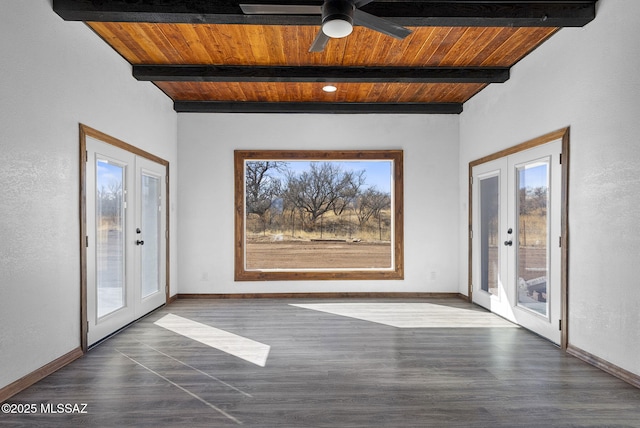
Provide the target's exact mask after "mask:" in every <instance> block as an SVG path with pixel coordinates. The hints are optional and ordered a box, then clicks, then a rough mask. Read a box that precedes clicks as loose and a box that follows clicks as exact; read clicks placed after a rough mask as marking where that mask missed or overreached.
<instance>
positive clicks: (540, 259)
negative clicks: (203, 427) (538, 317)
mask: <svg viewBox="0 0 640 428" xmlns="http://www.w3.org/2000/svg"><path fill="white" fill-rule="evenodd" d="M548 170H549V165H548V163H547V162H546V161H545V162H539V161H538V162H533V163H529V164H526V165H524V166H521V167H519V168H517V180H518V186H517V189H518V201H517V203H518V207H517V210H518V211H517V212H518V248H517V261H516V266H517V270H518V276H517V277H516V278H517V281H518V285H517V287H518V305H520V306H521V307H525V308H527V309H530V310H532V311H535V312H537V313H539V314H542V315H547V307H548V306H547V291H548V290H547V287H548V281H547V278H548V272H549V269H548V260H549V257H548V247H547V235H548V229H549V227H548V222H549V220H548V216H547V206H548V201H549V174H548Z"/></svg>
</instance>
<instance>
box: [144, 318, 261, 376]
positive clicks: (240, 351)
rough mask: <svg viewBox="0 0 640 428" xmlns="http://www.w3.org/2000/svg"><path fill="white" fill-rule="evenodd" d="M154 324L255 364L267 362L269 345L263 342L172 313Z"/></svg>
mask: <svg viewBox="0 0 640 428" xmlns="http://www.w3.org/2000/svg"><path fill="white" fill-rule="evenodd" d="M154 324H155V325H157V326H160V327H162V328H165V329H167V330H170V331H173V332H174V333H178V334H180V335H182V336H185V337H188V338H189V339H193V340H195V341H198V342H200V343H203V344H205V345H207V346H210V347H212V348H215V349H218V350H220V351H222V352H226V353H227V354H230V355H233V356H235V357H238V358H242V359H243V360H245V361H248V362H250V363H253V364H255V365H257V366H260V367H264V366H265V365H266V364H267V358H268V356H269V350H270V349H271V347H270V346H269V345H265V344H264V343H260V342H256V341H255V340H251V339H247V338H246V337H242V336H238V335H236V334H233V333H229V332H228V331H224V330H220V329H217V328H215V327H211V326H209V325H206V324H202V323H199V322H196V321H192V320H190V319H188V318H183V317H179V316H178V315H174V314H168V315H165V316H164V317H162V318H160V319H159V320H158V321H156V322H155V323H154Z"/></svg>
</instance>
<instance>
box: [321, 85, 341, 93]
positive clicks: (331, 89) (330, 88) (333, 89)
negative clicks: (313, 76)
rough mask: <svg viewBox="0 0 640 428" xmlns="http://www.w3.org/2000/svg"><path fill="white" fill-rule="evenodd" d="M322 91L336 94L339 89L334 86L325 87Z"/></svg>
mask: <svg viewBox="0 0 640 428" xmlns="http://www.w3.org/2000/svg"><path fill="white" fill-rule="evenodd" d="M322 90H323V91H325V92H335V91H337V90H338V88H336V87H335V86H333V85H327V86H323V87H322Z"/></svg>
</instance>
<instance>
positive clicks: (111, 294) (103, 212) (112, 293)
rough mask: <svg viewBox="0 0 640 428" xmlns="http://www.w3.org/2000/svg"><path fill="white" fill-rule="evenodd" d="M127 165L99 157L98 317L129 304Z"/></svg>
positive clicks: (97, 226) (97, 201) (96, 194)
mask: <svg viewBox="0 0 640 428" xmlns="http://www.w3.org/2000/svg"><path fill="white" fill-rule="evenodd" d="M125 173H126V170H125V167H124V166H121V165H117V164H114V163H110V162H109V161H107V160H102V159H97V160H96V188H95V192H96V193H95V198H96V199H95V200H96V290H97V302H96V310H97V317H98V318H101V317H104V316H105V315H108V314H110V313H112V312H114V311H116V310H118V309H120V308H122V307H123V306H125V301H126V300H125V246H124V231H125V215H124V210H125V186H124V182H125Z"/></svg>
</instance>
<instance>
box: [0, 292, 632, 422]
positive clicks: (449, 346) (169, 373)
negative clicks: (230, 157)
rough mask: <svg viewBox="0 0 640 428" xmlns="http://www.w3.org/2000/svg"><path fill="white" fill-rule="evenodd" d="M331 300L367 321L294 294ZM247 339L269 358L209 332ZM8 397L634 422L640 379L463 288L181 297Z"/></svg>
mask: <svg viewBox="0 0 640 428" xmlns="http://www.w3.org/2000/svg"><path fill="white" fill-rule="evenodd" d="M328 303H346V304H353V303H362V305H351V306H345V307H344V308H343V309H344V310H345V311H347V312H349V311H352V312H354V314H355V315H354V316H358V317H359V318H364V319H357V318H352V317H348V316H344V315H335V314H331V313H328V312H321V311H318V310H314V309H311V308H309V307H300V306H292V304H300V305H306V304H317V305H321V306H318V307H315V309H318V308H320V309H321V310H324V309H322V308H325V306H326V304H328ZM382 303H390V304H392V305H390V306H388V307H386V308H385V307H384V306H381V304H382ZM399 303H408V305H406V310H405V307H404V306H402V305H398V304H399ZM418 303H420V304H422V305H417V304H418ZM322 305H325V306H322ZM329 309H332V308H329ZM333 309H335V308H333ZM372 313H373V315H371V314H372ZM168 314H173V315H177V316H179V317H181V318H180V319H178V318H174V321H175V320H177V321H176V323H175V325H178V324H180V323H181V322H182V321H180V320H181V319H184V320H185V321H184V325H185V326H187V327H188V326H191V327H189V328H191V330H190V331H192V332H193V335H196V334H197V335H199V336H198V337H197V338H196V339H198V340H199V341H198V340H194V339H193V338H190V337H187V336H185V335H183V334H179V333H177V332H176V331H172V330H169V329H167V328H166V327H161V326H159V325H156V324H154V322H156V321H158V320H161V319H163V320H165V321H166V320H168V319H169V318H165V317H166V316H167V315H168ZM370 316H372V317H374V318H375V319H376V321H377V322H372V321H368V320H366V319H370V318H367V317H370ZM423 317H424V319H422V318H423ZM395 318H399V319H401V321H402V323H403V324H402V325H404V326H405V327H404V328H400V327H394V326H391V325H387V324H386V323H387V321H390V322H395V321H394V319H395ZM193 321H195V322H197V323H200V324H197V325H196V324H193V323H191V322H193ZM414 321H416V323H415V324H412V322H414ZM470 323H471V324H470ZM470 325H475V326H477V327H470ZM206 326H210V327H214V328H215V329H219V330H215V329H208V328H207V327H206ZM220 330H222V331H223V332H222V333H220ZM204 332H208V333H207V334H209V335H210V337H208V338H207V339H206V340H204V339H203V337H202V335H204ZM225 332H226V333H233V334H234V335H237V336H241V337H239V338H237V339H235V338H234V337H231V336H230V335H229V336H224V335H222V334H223V333H225ZM242 338H247V339H251V340H252V341H255V342H259V343H260V344H262V348H260V349H262V350H264V349H265V345H266V349H267V350H268V355H266V362H265V363H264V367H262V366H261V365H259V364H258V363H255V362H251V355H249V356H248V357H247V359H244V358H241V357H238V356H234V355H230V354H229V353H227V352H223V351H221V350H219V349H216V348H214V347H211V346H209V345H207V344H205V343H202V342H203V341H207V340H208V341H209V343H214V344H215V343H218V342H219V343H220V345H221V346H220V347H222V348H223V349H227V348H234V347H235V348H234V349H236V350H237V351H238V353H239V354H242V353H243V352H248V353H249V354H251V353H252V352H254V349H253V348H252V346H253V345H252V343H249V342H248V341H246V342H243V341H244V340H245V339H242ZM216 341H218V342H216ZM254 344H255V343H254ZM258 345H259V344H258ZM225 346H226V347H227V348H224V347H225ZM227 350H228V349H227ZM256 352H257V351H256ZM254 353H255V352H254ZM7 403H9V404H16V405H18V404H19V405H35V407H37V412H36V413H35V414H20V415H17V414H0V426H11V427H18V426H28V427H33V426H43V427H58V426H60V427H67V426H73V427H78V426H85V427H112V426H113V427H145V426H149V427H181V426H186V427H233V426H238V425H244V426H251V427H292V428H296V427H394V428H396V427H640V390H639V389H636V388H634V387H632V386H630V385H628V384H626V383H624V382H623V381H621V380H618V379H616V378H615V377H612V376H610V375H608V374H606V373H604V372H602V371H600V370H598V369H596V368H594V367H592V366H590V365H588V364H586V363H584V362H582V361H580V360H578V359H576V358H573V357H571V356H568V355H567V354H565V353H564V352H562V351H561V350H559V349H558V348H556V347H555V346H554V345H552V344H551V343H549V342H547V341H546V340H544V339H542V338H540V337H538V336H536V335H534V334H532V333H530V332H528V331H526V330H523V329H520V328H516V327H514V326H513V325H510V324H508V323H507V322H506V321H504V320H502V319H499V318H497V317H495V316H494V315H492V314H489V313H487V312H485V311H484V310H482V309H479V308H477V307H475V306H472V305H469V304H467V303H466V302H464V301H462V300H458V299H434V300H426V299H412V300H402V299H390V300H384V301H382V300H379V299H378V300H376V299H348V300H328V299H315V300H314V299H282V300H279V299H257V300H248V299H246V300H178V301H177V302H175V303H173V304H171V305H169V306H167V307H165V308H161V309H160V310H158V311H156V312H154V313H152V314H150V315H149V316H147V317H145V318H144V319H142V320H140V321H139V322H137V323H136V324H134V325H132V326H131V327H129V328H128V329H126V330H124V331H123V332H121V333H119V334H118V335H116V336H114V337H112V338H110V339H108V340H106V341H105V342H103V343H102V344H100V345H99V346H97V347H95V348H94V349H92V350H90V351H89V353H88V354H87V355H85V356H84V357H83V358H81V359H79V360H77V361H75V362H73V363H72V364H70V365H68V366H67V367H65V368H63V369H61V370H59V371H58V372H56V373H54V374H53V375H51V376H49V377H47V378H46V379H44V380H42V381H40V382H39V383H37V384H35V385H33V386H32V387H30V388H28V389H27V390H25V391H23V392H21V393H19V394H18V395H16V396H14V397H12V398H11V399H10V400H8V402H7ZM60 404H62V405H64V404H70V405H73V404H78V405H82V404H86V408H85V409H84V410H85V411H86V413H79V414H78V413H75V414H70V413H65V412H64V410H65V409H64V406H62V409H60V408H59V407H58V405H60ZM47 406H48V407H47ZM43 409H44V410H47V409H49V410H56V411H57V410H62V412H58V413H51V412H49V413H44V412H43V411H42V410H43ZM67 409H71V410H73V408H72V407H71V408H67ZM76 410H83V409H82V407H80V408H78V409H76Z"/></svg>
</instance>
